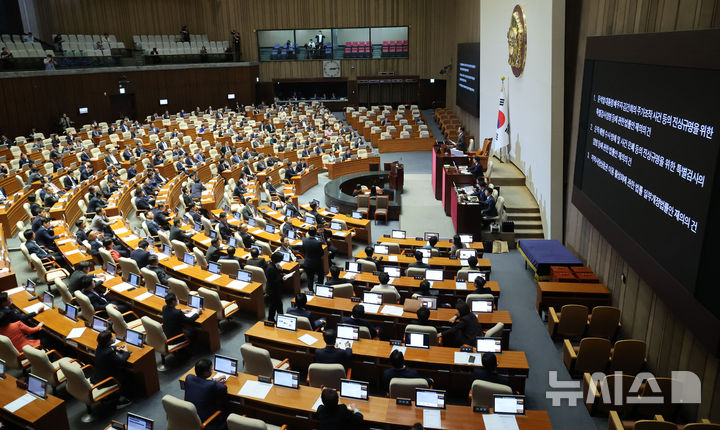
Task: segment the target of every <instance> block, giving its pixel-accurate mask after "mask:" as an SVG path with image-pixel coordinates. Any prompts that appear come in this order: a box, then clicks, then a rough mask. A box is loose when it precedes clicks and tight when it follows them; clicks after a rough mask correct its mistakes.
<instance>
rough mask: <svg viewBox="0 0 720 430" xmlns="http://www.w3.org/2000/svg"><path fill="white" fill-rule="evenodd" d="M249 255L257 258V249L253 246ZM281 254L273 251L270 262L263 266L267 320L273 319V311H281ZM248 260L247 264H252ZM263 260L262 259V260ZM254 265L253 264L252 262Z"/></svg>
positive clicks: (279, 312)
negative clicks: (265, 282) (265, 280)
mask: <svg viewBox="0 0 720 430" xmlns="http://www.w3.org/2000/svg"><path fill="white" fill-rule="evenodd" d="M250 253H251V255H253V259H252V260H255V259H257V257H255V254H256V253H257V249H256V248H253V249H252V250H251V251H250ZM282 259H283V257H282V254H280V253H279V252H275V253H273V254H272V255H271V256H270V264H267V265H266V267H265V269H264V270H265V278H266V279H267V286H266V287H265V293H266V294H267V296H266V297H265V302H266V303H267V305H268V320H269V321H275V313H278V314H281V313H283V309H282V306H283V304H282V291H283V273H282V269H281V268H280V263H281V262H282ZM252 260H248V262H247V264H252V263H251V261H252ZM263 261H264V260H263ZM252 265H255V264H252Z"/></svg>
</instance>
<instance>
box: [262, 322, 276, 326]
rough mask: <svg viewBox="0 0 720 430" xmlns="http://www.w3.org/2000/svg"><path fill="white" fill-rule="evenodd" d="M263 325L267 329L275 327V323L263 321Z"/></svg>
mask: <svg viewBox="0 0 720 430" xmlns="http://www.w3.org/2000/svg"><path fill="white" fill-rule="evenodd" d="M263 324H265V327H275V322H274V321H263Z"/></svg>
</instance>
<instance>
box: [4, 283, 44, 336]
mask: <svg viewBox="0 0 720 430" xmlns="http://www.w3.org/2000/svg"><path fill="white" fill-rule="evenodd" d="M44 309H45V308H40V310H39V311H38V312H42V311H43V310H44ZM38 312H30V313H27V314H26V313H23V312H20V310H18V309H17V308H15V307H14V306H13V305H12V298H11V297H10V296H9V295H8V293H6V292H4V291H3V292H2V293H0V314H5V317H6V318H7V322H8V323H14V322H15V321H22V322H23V324H25V325H27V326H30V327H35V325H36V323H35V321H34V320H33V318H34V317H35V315H37V314H38Z"/></svg>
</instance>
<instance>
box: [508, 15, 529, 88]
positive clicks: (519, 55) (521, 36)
mask: <svg viewBox="0 0 720 430" xmlns="http://www.w3.org/2000/svg"><path fill="white" fill-rule="evenodd" d="M507 40H508V64H510V67H511V68H512V72H513V75H515V77H519V76H520V75H522V72H523V70H524V69H525V57H526V56H527V25H526V21H525V11H524V10H523V8H522V6H520V5H519V4H518V5H515V8H514V9H513V13H512V16H511V17H510V28H509V29H508V33H507Z"/></svg>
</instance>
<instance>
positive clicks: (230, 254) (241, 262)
mask: <svg viewBox="0 0 720 430" xmlns="http://www.w3.org/2000/svg"><path fill="white" fill-rule="evenodd" d="M226 251H227V255H223V257H222V259H223V260H233V261H237V262H238V264H239V265H240V267H241V268H242V267H245V260H244V259H242V258H240V257H236V256H235V251H236V248H235V247H234V246H228V247H227V250H226Z"/></svg>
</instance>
